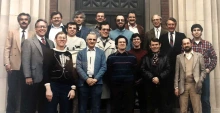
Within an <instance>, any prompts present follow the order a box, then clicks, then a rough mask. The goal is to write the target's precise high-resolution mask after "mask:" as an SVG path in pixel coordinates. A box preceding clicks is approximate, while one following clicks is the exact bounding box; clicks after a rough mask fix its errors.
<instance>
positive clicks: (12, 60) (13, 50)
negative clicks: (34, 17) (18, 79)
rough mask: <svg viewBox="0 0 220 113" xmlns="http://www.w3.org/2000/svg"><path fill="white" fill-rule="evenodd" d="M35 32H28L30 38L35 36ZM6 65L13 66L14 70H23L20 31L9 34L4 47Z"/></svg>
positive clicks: (12, 31)
mask: <svg viewBox="0 0 220 113" xmlns="http://www.w3.org/2000/svg"><path fill="white" fill-rule="evenodd" d="M34 34H35V33H34V32H33V31H28V38H31V37H33V36H34ZM4 64H9V65H11V69H12V70H20V68H21V41H20V33H19V29H16V30H11V31H9V32H8V37H7V38H6V40H5V47H4Z"/></svg>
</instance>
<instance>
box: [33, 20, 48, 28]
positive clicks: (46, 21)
mask: <svg viewBox="0 0 220 113" xmlns="http://www.w3.org/2000/svg"><path fill="white" fill-rule="evenodd" d="M41 21H43V22H44V23H46V24H47V21H46V20H44V19H38V20H37V21H36V22H35V28H36V27H37V23H39V22H41Z"/></svg>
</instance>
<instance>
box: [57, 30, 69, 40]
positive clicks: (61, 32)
mask: <svg viewBox="0 0 220 113" xmlns="http://www.w3.org/2000/svg"><path fill="white" fill-rule="evenodd" d="M60 34H65V35H66V33H64V32H63V31H60V32H58V33H57V34H56V35H55V39H57V37H58V35H60ZM66 37H67V36H66Z"/></svg>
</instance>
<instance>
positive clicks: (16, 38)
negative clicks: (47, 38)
mask: <svg viewBox="0 0 220 113" xmlns="http://www.w3.org/2000/svg"><path fill="white" fill-rule="evenodd" d="M17 21H18V23H19V25H20V28H19V29H16V30H10V31H9V32H8V37H7V38H6V40H5V47H4V66H5V69H6V71H7V73H8V97H7V108H6V113H15V111H16V107H17V102H19V104H18V105H20V101H19V100H20V93H19V92H20V88H21V84H20V83H21V82H23V81H22V79H23V71H22V66H21V45H22V43H23V41H24V40H25V39H27V38H31V37H32V36H33V35H34V32H32V31H29V30H28V29H27V28H28V25H29V24H30V22H31V16H30V15H29V14H27V13H20V14H19V15H18V16H17Z"/></svg>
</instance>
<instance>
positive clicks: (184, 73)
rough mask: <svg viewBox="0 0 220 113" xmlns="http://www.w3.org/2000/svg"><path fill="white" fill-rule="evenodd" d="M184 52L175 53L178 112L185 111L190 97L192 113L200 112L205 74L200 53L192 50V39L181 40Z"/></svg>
mask: <svg viewBox="0 0 220 113" xmlns="http://www.w3.org/2000/svg"><path fill="white" fill-rule="evenodd" d="M182 47H183V49H184V53H182V54H180V55H177V58H176V67H175V68H176V69H175V71H176V72H175V79H174V89H175V95H176V96H179V104H180V113H187V109H188V100H189V99H190V101H191V103H192V107H193V112H194V113H202V108H201V100H200V98H201V93H202V83H203V81H204V79H205V76H206V71H205V64H204V58H203V56H202V54H200V53H197V52H194V51H193V50H192V40H191V39H190V38H184V39H183V40H182Z"/></svg>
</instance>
